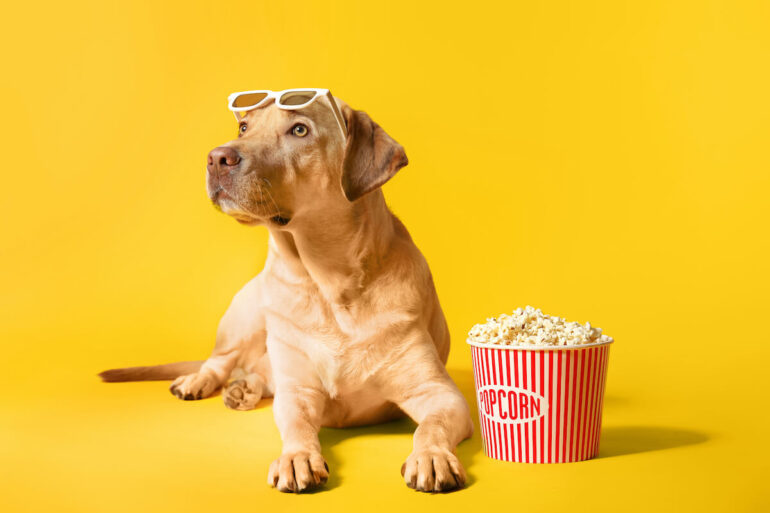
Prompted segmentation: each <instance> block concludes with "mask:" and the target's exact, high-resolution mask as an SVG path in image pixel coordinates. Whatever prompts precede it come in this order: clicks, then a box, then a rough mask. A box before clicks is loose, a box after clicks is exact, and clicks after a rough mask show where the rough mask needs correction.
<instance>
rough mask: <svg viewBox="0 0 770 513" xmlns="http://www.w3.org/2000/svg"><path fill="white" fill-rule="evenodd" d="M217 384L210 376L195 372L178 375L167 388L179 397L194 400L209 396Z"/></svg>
mask: <svg viewBox="0 0 770 513" xmlns="http://www.w3.org/2000/svg"><path fill="white" fill-rule="evenodd" d="M218 386H219V384H218V383H217V382H216V381H215V379H214V378H213V377H212V376H209V375H207V374H201V373H199V372H196V373H194V374H187V375H186V376H179V377H178V378H176V379H175V380H174V382H173V383H171V386H170V387H168V389H169V390H170V391H171V393H172V394H174V395H175V396H177V397H178V398H179V399H184V400H185V401H194V400H196V399H204V398H206V397H208V396H210V395H211V394H213V393H214V391H215V390H216V389H217V387H218Z"/></svg>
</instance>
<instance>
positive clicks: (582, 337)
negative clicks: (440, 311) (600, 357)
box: [468, 305, 612, 346]
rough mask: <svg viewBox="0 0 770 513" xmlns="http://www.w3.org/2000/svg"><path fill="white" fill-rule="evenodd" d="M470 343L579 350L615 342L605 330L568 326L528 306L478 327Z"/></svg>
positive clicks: (489, 320) (579, 325) (573, 323)
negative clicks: (592, 345) (593, 345)
mask: <svg viewBox="0 0 770 513" xmlns="http://www.w3.org/2000/svg"><path fill="white" fill-rule="evenodd" d="M468 342H473V343H477V344H492V345H504V346H577V345H584V344H598V343H608V342H612V338H611V337H608V336H607V335H603V334H602V330H601V328H595V327H593V326H591V323H590V322H587V323H585V325H582V324H580V323H577V322H567V321H565V320H564V319H563V318H561V317H553V316H550V315H545V314H543V312H542V311H541V310H540V309H539V308H533V307H531V306H529V305H527V306H526V307H525V308H517V309H516V310H514V311H513V313H512V314H511V315H506V314H502V315H500V316H499V317H497V318H494V317H493V318H491V319H487V322H486V323H484V324H477V325H475V326H474V327H473V328H471V330H470V331H469V332H468Z"/></svg>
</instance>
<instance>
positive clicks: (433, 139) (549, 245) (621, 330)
mask: <svg viewBox="0 0 770 513" xmlns="http://www.w3.org/2000/svg"><path fill="white" fill-rule="evenodd" d="M3 10H4V13H3V17H2V20H1V21H0V43H1V44H2V48H3V50H2V69H3V80H2V81H1V82H0V90H1V91H2V94H0V102H2V104H1V106H2V113H3V122H2V125H1V127H0V131H1V134H2V144H3V151H2V158H3V171H2V192H3V194H2V200H1V201H0V219H2V221H0V223H1V224H0V227H1V228H0V229H1V230H2V232H1V233H0V239H1V240H0V244H1V246H0V284H1V289H0V321H1V324H0V337H2V338H1V339H0V340H2V357H0V391H1V392H0V395H2V402H1V403H0V461H1V463H0V510H3V511H14V512H15V511H56V512H69V511H73V512H102V511H113V512H122V511H127V512H128V511H131V512H136V511H189V512H192V511H209V512H210V511H255V510H256V511H281V510H286V509H288V508H292V507H299V508H301V509H310V508H313V509H314V510H316V511H346V510H350V511H354V510H358V511H369V510H374V511H412V510H417V509H418V508H419V510H421V511H444V510H461V509H467V508H475V509H476V510H483V511H549V510H550V511H555V510H557V509H563V510H567V511H573V510H578V511H582V510H585V511H610V510H613V511H624V510H629V509H636V508H639V509H640V510H653V511H656V510H667V511H694V510H698V511H703V510H722V511H728V510H729V511H756V510H761V509H763V508H764V509H765V510H766V509H767V508H768V507H770V504H769V500H768V485H767V481H766V477H767V474H768V470H770V469H768V463H767V461H768V458H770V453H769V451H768V443H767V426H768V414H767V407H768V400H767V391H768V387H767V378H766V372H767V359H768V356H770V350H768V342H769V340H768V335H767V329H766V320H767V312H768V289H770V287H769V285H770V283H769V282H770V280H768V266H767V262H768V260H770V251H769V249H770V243H769V242H768V220H769V218H770V215H769V214H770V211H769V210H770V209H769V207H768V203H769V201H768V194H769V193H770V178H769V171H770V156H769V151H768V148H769V145H768V141H769V138H770V99H769V98H770V95H768V91H770V72H769V71H768V70H769V69H770V68H769V66H768V65H769V64H770V62H769V60H770V57H769V56H770V53H769V52H770V31H768V26H770V25H769V22H770V6H769V5H768V3H767V2H763V1H757V2H736V1H724V2H718V1H693V2H668V1H660V2H658V1H654V2H653V1H639V2H620V1H607V2H595V1H575V2H552V3H544V2H498V3H485V2H463V3H460V2H457V3H451V2H435V3H424V2H416V1H408V2H402V1H389V2H360V1H349V2H343V1H338V2H328V3H327V2H304V1H293V2H281V1H274V2H263V1H254V0H252V1H245V2H239V3H220V2H174V3H170V2H164V1H155V2H103V1H101V2H92V3H86V2H81V1H76V2H43V3H36V2H13V3H7V4H4V7H3ZM310 86H312V87H329V88H330V89H331V90H332V92H333V93H335V94H336V95H337V96H339V97H341V98H343V99H345V100H346V101H348V102H349V103H350V104H351V105H352V106H354V107H356V108H360V109H364V110H366V111H367V112H369V114H370V115H371V116H372V117H373V118H374V119H375V120H376V121H378V122H379V123H380V124H381V125H382V126H383V127H385V129H386V130H387V131H388V132H389V133H390V134H391V135H392V136H393V137H394V138H396V139H397V140H398V141H399V142H401V143H402V144H403V145H404V146H405V148H406V150H407V154H408V155H409V160H410V164H409V166H408V167H407V168H405V169H404V170H403V171H401V172H400V173H399V175H398V176H397V177H396V178H395V179H394V180H392V182H390V183H388V184H387V185H386V186H385V192H386V197H387V199H388V202H389V204H390V206H391V208H392V209H393V210H394V212H395V213H396V214H397V215H398V216H400V217H401V219H402V220H404V222H405V224H406V225H407V227H408V228H409V229H410V231H411V233H412V235H413V236H414V238H415V240H416V242H417V243H418V245H419V246H420V248H421V249H422V250H423V252H424V253H425V255H426V257H427V259H428V261H429V263H430V265H431V267H432V270H433V273H434V276H435V278H436V282H437V287H438V290H439V295H440V298H441V301H442V303H443V306H444V309H445V312H446V314H447V317H448V320H449V325H450V328H451V332H452V336H453V340H454V345H453V349H452V353H451V356H450V362H449V367H450V369H451V372H452V374H453V375H454V377H455V378H456V380H457V382H458V384H459V385H460V387H461V388H462V390H463V391H464V393H465V394H466V396H467V397H468V399H469V401H471V404H472V407H473V408H474V421H477V415H476V411H475V403H474V402H473V401H474V399H473V385H472V377H471V374H470V356H469V351H468V348H467V346H466V345H465V344H464V343H463V341H464V335H465V333H466V332H467V330H468V329H469V328H470V326H471V325H473V324H474V323H476V322H479V321H481V320H483V319H484V318H485V317H487V316H491V315H496V314H499V313H502V312H509V311H511V310H512V309H513V308H515V307H516V306H523V305H525V304H532V305H535V306H538V307H541V308H542V309H543V310H544V311H545V312H547V313H554V314H558V315H562V316H566V317H567V318H568V319H572V320H579V321H583V322H584V321H586V320H590V321H592V322H593V323H594V324H595V325H599V326H601V327H602V328H604V330H605V332H606V333H607V334H609V335H612V336H614V337H615V339H616V344H615V345H614V346H613V349H612V357H611V362H610V373H609V382H608V390H607V401H606V408H605V417H604V426H605V428H604V435H603V437H604V438H603V445H602V452H601V455H600V457H599V458H598V459H596V460H593V461H589V462H584V463H577V464H566V465H551V466H547V465H542V466H536V465H526V464H510V463H502V462H496V461H492V460H490V459H487V458H486V457H485V456H484V455H483V453H482V452H481V442H480V439H479V435H478V433H477V434H476V436H475V437H474V438H473V439H472V440H470V441H467V442H465V443H463V444H462V445H461V446H460V448H459V454H460V456H461V458H462V460H463V462H464V464H465V465H466V467H467V469H468V472H469V474H470V476H471V483H470V486H469V487H468V488H467V489H466V490H464V491H461V492H459V493H455V494H451V495H444V496H428V495H420V494H417V493H415V492H412V491H411V490H408V489H407V488H406V487H405V486H404V485H403V484H402V481H401V477H400V475H399V468H400V465H401V463H402V461H403V460H404V458H405V457H406V456H407V454H408V453H409V451H410V448H411V439H410V432H411V430H412V429H413V426H412V425H411V423H410V422H407V421H403V422H397V423H395V424H389V425H386V426H377V427H372V428H366V429H354V430H324V431H323V432H322V434H321V439H322V443H323V444H324V454H325V455H326V457H327V458H328V460H329V463H330V466H331V469H332V473H333V477H332V480H331V482H330V483H329V486H328V487H327V490H326V491H323V492H320V493H316V494H314V495H307V496H300V497H296V496H289V495H283V494H280V493H279V492H277V491H275V490H272V489H269V488H268V487H267V486H266V484H265V478H266V472H267V467H268V464H269V462H270V461H271V460H272V459H273V458H275V457H276V456H277V455H278V454H279V440H278V434H277V431H276V429H275V427H274V425H273V420H272V413H271V409H270V406H269V402H268V401H264V402H263V403H262V404H261V405H260V407H259V409H257V410H256V411H253V412H249V413H242V412H233V411H229V410H226V409H225V407H224V406H223V405H222V404H221V398H219V397H214V398H212V399H209V400H205V401H201V402H197V403H189V402H188V403H185V402H181V401H178V400H176V399H175V398H173V397H172V396H171V395H170V394H169V393H168V391H167V390H166V388H167V384H166V383H144V384H126V385H107V384H102V383H100V382H99V381H98V380H97V378H96V376H95V374H96V372H98V371H99V370H102V369H104V368H107V367H112V366H121V365H133V364H144V363H148V364H150V363H161V362H167V361H176V360H181V359H198V358H203V357H205V356H206V355H207V354H208V352H209V350H210V348H211V347H212V344H213V335H214V332H215V328H216V325H217V321H218V318H219V316H220V315H221V314H222V313H223V311H224V310H225V308H226V306H227V304H228V302H229V300H230V298H231V297H232V295H233V294H234V293H235V292H236V290H237V289H238V288H239V287H240V286H241V285H242V284H243V283H244V282H246V281H247V280H248V279H249V278H250V277H251V276H253V275H254V274H255V273H256V272H257V271H258V270H259V269H260V268H261V266H262V263H263V260H264V258H265V249H266V241H267V234H266V231H265V229H264V228H245V227H242V226H239V225H237V224H236V223H235V222H234V221H233V220H231V219H229V218H227V217H226V216H224V215H222V214H219V213H217V212H216V211H215V210H214V209H213V208H212V207H211V205H210V204H209V201H208V199H207V197H206V194H205V189H204V166H205V160H204V159H205V156H206V154H207V152H208V151H209V149H211V148H213V147H214V146H216V145H218V144H220V143H222V142H224V141H226V140H229V139H231V138H232V137H234V136H235V133H236V126H235V123H234V120H233V118H232V116H231V115H230V113H229V112H228V111H227V110H226V108H225V99H226V96H227V94H228V93H230V92H233V91H238V90H243V89H251V88H272V89H282V88H288V87H310ZM498 508H500V509H498ZM503 508H504V509H503Z"/></svg>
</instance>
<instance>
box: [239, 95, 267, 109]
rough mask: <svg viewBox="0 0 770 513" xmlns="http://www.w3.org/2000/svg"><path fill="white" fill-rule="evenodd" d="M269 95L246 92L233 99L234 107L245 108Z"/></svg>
mask: <svg viewBox="0 0 770 513" xmlns="http://www.w3.org/2000/svg"><path fill="white" fill-rule="evenodd" d="M265 97H267V93H245V94H240V95H238V96H236V97H235V100H233V107H235V108H239V109H240V108H245V107H253V106H255V105H256V104H258V103H259V102H261V101H262V100H264V99H265Z"/></svg>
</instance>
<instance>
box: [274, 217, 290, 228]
mask: <svg viewBox="0 0 770 513" xmlns="http://www.w3.org/2000/svg"><path fill="white" fill-rule="evenodd" d="M270 220H271V221H272V222H274V223H275V224H277V225H280V226H286V225H287V224H289V221H291V219H288V218H286V217H281V216H273V217H271V218H270Z"/></svg>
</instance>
